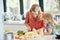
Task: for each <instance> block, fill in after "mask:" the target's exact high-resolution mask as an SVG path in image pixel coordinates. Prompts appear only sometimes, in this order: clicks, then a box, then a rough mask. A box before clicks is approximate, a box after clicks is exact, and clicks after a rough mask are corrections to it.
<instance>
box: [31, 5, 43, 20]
mask: <svg viewBox="0 0 60 40" xmlns="http://www.w3.org/2000/svg"><path fill="white" fill-rule="evenodd" d="M36 7H39V5H38V4H33V5H32V7H31V8H30V14H31V17H32V15H33V13H32V11H35V8H36ZM39 9H40V10H39V11H38V17H37V20H39V19H40V18H41V17H42V14H41V8H39Z"/></svg>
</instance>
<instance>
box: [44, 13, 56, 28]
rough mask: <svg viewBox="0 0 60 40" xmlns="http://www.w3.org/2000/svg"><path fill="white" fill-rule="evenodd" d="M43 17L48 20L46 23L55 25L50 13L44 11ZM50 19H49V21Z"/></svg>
mask: <svg viewBox="0 0 60 40" xmlns="http://www.w3.org/2000/svg"><path fill="white" fill-rule="evenodd" d="M43 18H44V19H46V20H47V21H48V23H50V24H51V25H52V26H53V27H54V28H56V27H55V25H56V24H55V22H54V19H53V16H52V15H51V14H50V13H46V14H45V15H44V16H43ZM49 20H50V21H49Z"/></svg>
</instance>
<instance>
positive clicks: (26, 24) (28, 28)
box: [25, 12, 31, 31]
mask: <svg viewBox="0 0 60 40" xmlns="http://www.w3.org/2000/svg"><path fill="white" fill-rule="evenodd" d="M25 26H26V27H27V30H28V31H29V30H31V28H30V26H29V12H27V13H26V18H25Z"/></svg>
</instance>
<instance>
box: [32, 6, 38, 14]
mask: <svg viewBox="0 0 60 40" xmlns="http://www.w3.org/2000/svg"><path fill="white" fill-rule="evenodd" d="M38 11H39V7H36V8H35V9H34V11H33V14H36V15H38Z"/></svg>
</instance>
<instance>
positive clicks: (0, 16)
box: [0, 0, 4, 40]
mask: <svg viewBox="0 0 60 40" xmlns="http://www.w3.org/2000/svg"><path fill="white" fill-rule="evenodd" d="M3 35H4V25H3V0H0V40H4V36H3Z"/></svg>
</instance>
